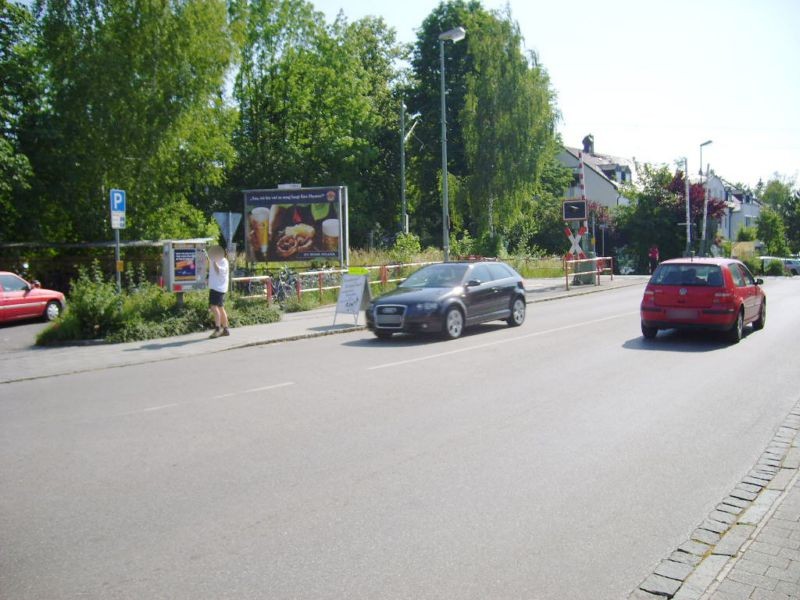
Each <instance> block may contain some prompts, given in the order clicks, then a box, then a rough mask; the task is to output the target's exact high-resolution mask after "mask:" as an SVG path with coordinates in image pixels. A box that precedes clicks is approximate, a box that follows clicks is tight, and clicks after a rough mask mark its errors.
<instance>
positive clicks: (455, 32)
mask: <svg viewBox="0 0 800 600" xmlns="http://www.w3.org/2000/svg"><path fill="white" fill-rule="evenodd" d="M466 35H467V30H466V29H464V28H463V27H456V28H455V29H450V30H449V31H445V32H444V33H442V34H440V35H439V77H440V79H441V95H442V250H443V251H444V261H445V262H447V261H448V260H450V227H449V224H450V209H449V207H448V204H449V199H448V197H447V102H446V98H445V96H446V90H445V86H444V43H445V42H446V41H448V40H449V41H451V42H453V43H456V42H460V41H461V40H463V39H464V38H465V37H466Z"/></svg>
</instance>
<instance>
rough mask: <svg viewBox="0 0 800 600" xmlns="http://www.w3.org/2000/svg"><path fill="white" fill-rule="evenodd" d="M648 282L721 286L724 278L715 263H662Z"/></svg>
mask: <svg viewBox="0 0 800 600" xmlns="http://www.w3.org/2000/svg"><path fill="white" fill-rule="evenodd" d="M650 283H653V284H656V285H681V286H689V285H696V286H707V287H721V286H723V285H724V279H723V278H722V269H720V268H719V267H718V266H717V265H698V264H691V263H687V264H662V265H659V266H658V268H657V269H656V272H655V273H653V277H652V279H651V280H650Z"/></svg>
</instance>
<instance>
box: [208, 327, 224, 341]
mask: <svg viewBox="0 0 800 600" xmlns="http://www.w3.org/2000/svg"><path fill="white" fill-rule="evenodd" d="M221 335H222V332H221V331H220V330H219V329H215V330H214V333H212V334H211V335H210V336H208V337H209V338H211V339H212V340H213V339H214V338H218V337H219V336H221Z"/></svg>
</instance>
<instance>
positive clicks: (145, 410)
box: [116, 381, 294, 417]
mask: <svg viewBox="0 0 800 600" xmlns="http://www.w3.org/2000/svg"><path fill="white" fill-rule="evenodd" d="M290 385H294V381H284V382H283V383H276V384H274V385H265V386H264V387H257V388H251V389H249V390H242V391H241V392H230V393H228V394H220V395H219V396H214V397H212V398H211V399H212V400H222V399H223V398H232V397H234V396H238V395H240V394H252V393H254V392H264V391H266V390H275V389H278V388H282V387H288V386H290ZM191 403H192V401H189V402H173V403H172V404H162V405H161V406H150V407H149V408H143V409H141V410H133V411H131V412H126V413H120V414H118V415H116V416H118V417H127V416H129V415H141V414H142V413H148V412H155V411H157V410H163V409H165V408H172V407H173V406H181V405H183V404H191Z"/></svg>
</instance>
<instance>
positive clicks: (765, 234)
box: [756, 207, 789, 256]
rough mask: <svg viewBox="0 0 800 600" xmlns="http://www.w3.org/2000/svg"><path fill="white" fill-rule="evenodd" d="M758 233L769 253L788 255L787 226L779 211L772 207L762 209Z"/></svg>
mask: <svg viewBox="0 0 800 600" xmlns="http://www.w3.org/2000/svg"><path fill="white" fill-rule="evenodd" d="M756 233H757V235H758V239H759V240H761V241H762V242H764V245H765V246H766V251H767V254H771V255H773V256H788V254H789V244H788V243H787V241H786V226H785V225H784V223H783V218H782V217H781V215H780V213H778V211H776V210H775V209H773V208H770V207H764V208H763V209H761V214H760V215H759V217H758V224H757V231H756Z"/></svg>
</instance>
